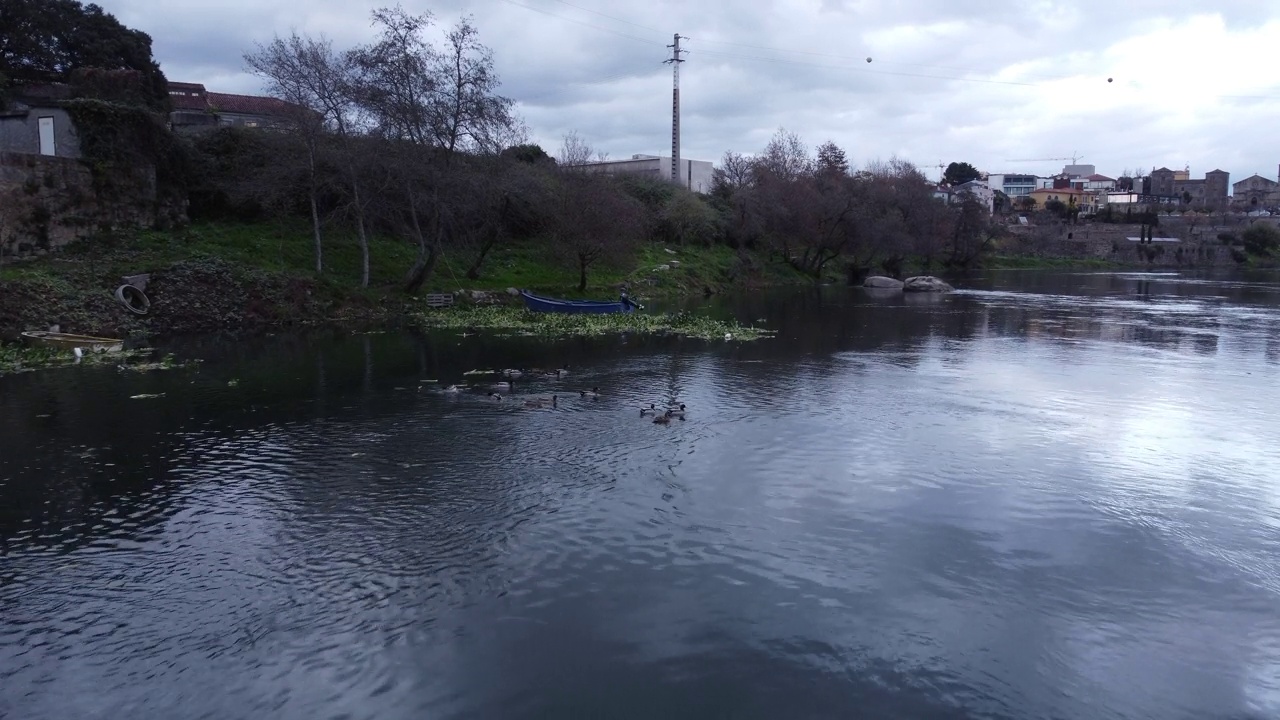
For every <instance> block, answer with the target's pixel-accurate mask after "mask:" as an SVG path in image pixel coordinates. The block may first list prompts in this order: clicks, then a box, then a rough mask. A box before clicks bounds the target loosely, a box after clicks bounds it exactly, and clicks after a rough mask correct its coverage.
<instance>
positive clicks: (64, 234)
mask: <svg viewBox="0 0 1280 720" xmlns="http://www.w3.org/2000/svg"><path fill="white" fill-rule="evenodd" d="M182 222H185V209H184V208H180V207H173V206H168V205H165V204H163V203H159V202H158V201H157V193H156V181H155V171H154V169H151V168H133V169H132V170H131V171H129V172H127V173H115V174H112V175H110V176H108V177H101V176H99V177H95V175H94V172H93V171H92V169H91V167H90V166H89V165H88V164H86V163H84V162H82V161H80V160H75V159H72V158H65V157H47V156H43V155H33V154H30V153H0V258H3V259H6V260H7V259H9V258H21V257H29V256H34V255H43V254H45V253H47V252H50V251H53V250H57V249H59V248H61V247H63V246H65V245H67V244H69V243H72V242H75V241H77V240H86V239H89V238H92V237H94V236H99V235H102V234H105V233H111V232H117V231H121V230H128V229H135V228H144V227H156V226H162V225H167V224H174V223H182Z"/></svg>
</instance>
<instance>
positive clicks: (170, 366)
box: [116, 354, 200, 372]
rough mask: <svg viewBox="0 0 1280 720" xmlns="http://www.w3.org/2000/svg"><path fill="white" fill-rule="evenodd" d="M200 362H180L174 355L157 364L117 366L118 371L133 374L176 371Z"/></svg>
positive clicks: (162, 359) (125, 364)
mask: <svg viewBox="0 0 1280 720" xmlns="http://www.w3.org/2000/svg"><path fill="white" fill-rule="evenodd" d="M198 362H200V361H199V360H179V359H177V358H175V357H174V356H173V355H171V354H170V355H165V356H164V357H162V358H160V359H159V360H157V361H155V362H142V363H128V362H125V363H121V364H119V365H117V366H116V368H117V369H118V370H130V371H132V372H147V371H150V370H176V369H177V368H182V367H187V366H188V365H191V364H194V363H198Z"/></svg>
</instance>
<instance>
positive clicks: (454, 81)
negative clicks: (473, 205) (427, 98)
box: [431, 17, 522, 160]
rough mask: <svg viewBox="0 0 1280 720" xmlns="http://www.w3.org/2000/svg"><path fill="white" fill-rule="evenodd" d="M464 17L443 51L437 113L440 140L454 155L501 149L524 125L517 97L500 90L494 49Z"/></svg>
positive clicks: (435, 105) (438, 71)
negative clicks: (517, 109) (516, 109)
mask: <svg viewBox="0 0 1280 720" xmlns="http://www.w3.org/2000/svg"><path fill="white" fill-rule="evenodd" d="M471 22H472V21H471V18H469V17H464V18H462V20H460V21H459V22H458V24H457V25H456V26H454V28H453V29H452V30H450V31H449V34H448V36H447V43H446V46H445V50H444V51H443V52H441V53H439V54H438V55H437V59H436V67H435V76H436V78H437V79H436V97H435V98H434V102H433V103H432V106H431V107H432V115H433V120H434V126H435V132H436V144H437V145H438V146H440V147H442V148H444V149H445V151H446V152H447V153H448V154H447V155H446V160H448V159H451V158H452V157H453V154H454V153H456V152H458V151H468V152H482V151H489V152H501V150H502V149H504V144H505V143H507V142H510V141H512V140H515V139H516V138H515V137H513V133H512V132H511V131H512V129H513V128H515V127H518V126H519V127H522V124H521V123H520V121H519V120H518V119H517V118H516V117H515V115H514V114H513V112H512V109H513V107H514V106H515V101H514V100H512V99H511V98H508V97H503V96H502V95H499V94H498V87H499V85H500V81H499V79H498V75H497V73H496V72H495V71H494V67H493V52H492V51H491V50H490V49H489V48H487V47H485V46H484V45H482V44H480V41H479V40H478V39H477V38H478V35H479V31H477V30H476V28H475V26H474V25H472V24H471Z"/></svg>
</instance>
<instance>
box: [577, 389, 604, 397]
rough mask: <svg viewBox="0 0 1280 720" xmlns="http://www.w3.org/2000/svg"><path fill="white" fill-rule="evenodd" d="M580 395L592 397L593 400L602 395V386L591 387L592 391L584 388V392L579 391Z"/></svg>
mask: <svg viewBox="0 0 1280 720" xmlns="http://www.w3.org/2000/svg"><path fill="white" fill-rule="evenodd" d="M578 395H580V396H582V397H584V398H591V399H592V400H596V399H598V398H599V397H600V388H598V387H593V388H591V390H590V391H587V390H583V391H582V392H580V393H578Z"/></svg>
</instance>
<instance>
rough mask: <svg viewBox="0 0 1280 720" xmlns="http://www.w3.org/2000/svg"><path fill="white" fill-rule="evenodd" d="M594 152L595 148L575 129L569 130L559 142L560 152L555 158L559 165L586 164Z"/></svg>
mask: <svg viewBox="0 0 1280 720" xmlns="http://www.w3.org/2000/svg"><path fill="white" fill-rule="evenodd" d="M595 152H596V151H595V148H593V147H591V144H590V143H588V142H587V141H586V140H584V139H583V138H582V136H581V135H579V134H578V131H577V130H570V131H569V133H568V134H567V135H565V136H564V140H562V141H561V142H560V152H559V153H558V154H557V155H556V160H558V161H559V163H560V167H576V166H578V165H586V164H587V163H589V162H591V157H592V156H593V155H595Z"/></svg>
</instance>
